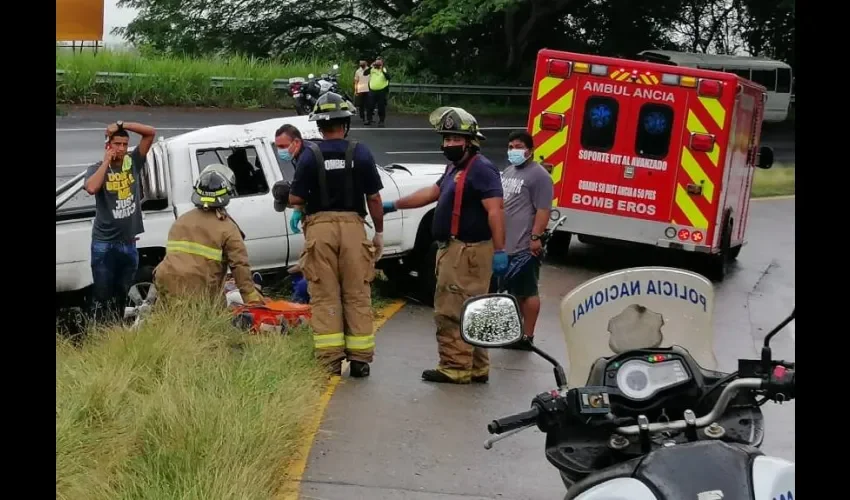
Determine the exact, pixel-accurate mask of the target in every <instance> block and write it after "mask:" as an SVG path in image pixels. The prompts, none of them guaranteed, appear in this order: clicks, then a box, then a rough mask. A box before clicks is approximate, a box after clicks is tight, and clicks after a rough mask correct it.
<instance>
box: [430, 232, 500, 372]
mask: <svg viewBox="0 0 850 500" xmlns="http://www.w3.org/2000/svg"><path fill="white" fill-rule="evenodd" d="M436 271H437V289H436V291H435V293H434V320H435V322H436V323H437V351H438V353H439V355H440V366H439V368H437V369H438V370H439V371H441V372H443V373H444V374H446V375H448V376H449V377H450V378H451V379H452V380H455V381H458V382H469V381H470V380H471V378H472V377H479V376H482V375H487V374H488V373H489V371H490V357H489V355H488V354H487V351H486V350H484V349H481V348H480V347H473V346H471V345H469V344H467V343H466V342H464V341H463V339H461V338H460V310H461V308H462V307H463V303H464V302H465V301H466V299H468V298H470V297H474V296H476V295H481V294H485V293H487V291H488V289H489V287H490V276H491V275H492V273H493V242H492V241H482V242H480V243H463V242H461V241H458V240H451V241H449V243H448V244H447V245H445V246H442V245H441V247H440V249H439V250H437V267H436Z"/></svg>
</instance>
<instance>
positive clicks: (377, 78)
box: [369, 68, 390, 90]
mask: <svg viewBox="0 0 850 500" xmlns="http://www.w3.org/2000/svg"><path fill="white" fill-rule="evenodd" d="M389 84H390V82H389V80H387V75H385V74H384V69H383V68H381V69H375V68H372V71H370V72H369V90H384V89H385V88H387V85H389Z"/></svg>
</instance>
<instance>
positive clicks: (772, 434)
mask: <svg viewBox="0 0 850 500" xmlns="http://www.w3.org/2000/svg"><path fill="white" fill-rule="evenodd" d="M794 219H795V211H794V200H781V201H757V202H753V204H752V209H751V215H750V221H749V226H748V228H749V229H748V231H749V239H750V244H749V245H748V246H747V247H745V248H744V249H743V251H742V252H741V256H740V257H739V260H738V262H737V265H736V267H735V269H734V270H733V271H732V272H731V273H730V275H729V277H728V278H727V280H725V281H724V282H723V283H722V284H720V285H718V286H717V297H716V306H715V312H714V318H715V354H716V356H717V359H718V362H719V364H720V368H721V369H723V370H725V371H732V370H734V369H735V367H736V363H737V359H738V358H739V357H758V355H759V349H760V345H761V342H762V340H763V338H764V335H765V334H766V333H767V332H768V331H769V330H770V329H771V328H772V327H773V326H775V325H776V324H777V323H779V321H781V320H782V319H783V318H784V317H785V316H787V314H788V313H789V312H790V311H791V309H792V308H793V307H794V283H795V277H794V273H795V267H794V241H795V240H794V231H793V227H794ZM789 228H790V229H789ZM568 260H569V262H568V263H567V264H566V265H554V264H546V265H544V267H543V269H542V271H541V297H542V301H543V307H542V311H541V317H540V320H539V322H538V325H537V339H538V340H537V344H538V345H539V346H540V347H542V348H543V349H544V350H546V351H547V352H549V353H551V354H552V355H554V356H555V357H557V358H558V359H560V360H564V361H565V360H566V351H565V346H564V341H563V337H562V335H561V333H560V326H559V323H558V316H557V304H558V301H559V300H560V298H561V297H563V296H564V295H565V294H566V293H567V292H569V291H570V290H571V289H572V288H574V287H575V286H576V285H578V284H579V283H582V282H584V281H586V280H587V279H590V278H592V277H594V276H597V275H599V274H601V273H604V272H607V271H610V270H614V269H620V268H624V267H631V266H638V265H651V264H666V265H670V264H671V262H670V261H669V260H668V259H667V254H664V253H660V252H655V251H647V252H632V251H629V252H625V253H624V252H622V251H617V250H612V249H603V248H599V247H590V246H586V245H583V244H581V243H573V248H572V249H571V257H570V258H569V259H568ZM676 264H678V265H683V266H686V267H687V266H689V264H688V263H687V262H678V263H676ZM772 345H773V348H774V355H775V356H776V357H778V358H783V359H788V360H793V359H795V340H794V329H793V323H792V324H791V326H789V327H788V328H787V329H786V330H785V331H783V332H782V333H780V334H779V335H777V336H776V337H775V338H774V341H773V344H772ZM490 353H491V354H490V357H491V362H492V369H491V374H490V383H489V384H487V385H484V386H481V385H470V386H446V385H440V384H429V383H425V382H422V381H421V380H420V374H421V372H422V370H424V369H427V368H431V367H433V366H434V364H435V363H436V361H437V353H436V341H435V339H434V325H433V320H432V315H431V311H430V310H428V309H426V308H425V307H421V306H417V305H410V304H408V305H407V306H405V307H404V308H403V309H402V310H401V311H400V312H399V313H397V314H396V315H395V316H393V317H392V318H391V319H390V320H389V321H388V322H387V323H386V324H385V325H384V327H383V328H382V329H381V330H380V332H379V333H378V340H377V350H376V358H375V362H374V364H373V365H372V366H373V368H372V376H371V377H370V378H369V379H367V380H356V379H350V378H347V377H344V379H343V382H342V383H341V384H340V386H339V387H338V388H337V390H336V392H335V394H334V396H333V398H332V399H331V402H330V405H329V407H328V409H327V411H326V413H325V416H324V421H323V423H322V426H321V429H320V431H319V433H318V435H317V438H316V441H315V443H314V445H313V449H312V452H311V455H310V459H309V461H308V466H307V470H306V474H305V476H304V479H303V483H302V488H301V498H303V499H312V500H331V499H332V500H337V499H340V500H343V499H344V500H367V499H368V500H398V499H407V500H426V499H427V500H478V499H495V498H499V499H511V500H523V499H552V498H562V496H563V494H564V486H563V483H562V482H561V480H560V477H559V476H558V472H557V470H556V469H555V468H554V467H552V466H551V465H550V464H549V463H548V462H547V461H546V458H545V457H544V455H543V442H544V436H543V435H542V434H541V433H540V432H539V431H537V430H536V429H534V430H527V431H524V432H522V433H520V434H518V435H516V436H512V437H509V438H507V439H505V440H503V441H501V442H499V443H496V445H495V446H494V447H493V449H491V450H485V449H484V447H483V442H484V440H485V439H486V438H487V437H489V435H488V434H487V431H486V425H487V423H488V422H490V421H491V420H492V419H493V418H496V417H501V416H505V415H508V414H512V413H516V412H519V411H523V410H526V409H527V408H528V407H529V404H530V402H531V398H532V397H533V396H534V395H535V394H537V393H539V392H542V391H544V390H549V389H551V388H552V387H553V384H554V380H553V376H552V369H551V365H549V364H548V363H547V362H546V361H544V360H543V359H540V358H538V357H536V356H535V355H534V354H533V353H527V352H517V351H506V350H501V351H500V350H495V349H493V350H491V351H490ZM763 410H764V412H765V415H766V438H765V443H764V446H763V449H764V451H765V452H767V453H769V454H775V455H778V456H780V457H783V458H787V459H791V460H793V459H794V458H795V437H794V420H795V419H794V403H793V402H792V403H786V404H784V405H782V406H781V407H780V406H776V405H773V404H770V403H769V404H767V405H765V406H764V407H763Z"/></svg>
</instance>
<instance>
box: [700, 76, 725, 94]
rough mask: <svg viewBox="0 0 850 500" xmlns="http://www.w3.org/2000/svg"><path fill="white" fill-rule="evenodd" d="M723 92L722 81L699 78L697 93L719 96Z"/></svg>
mask: <svg viewBox="0 0 850 500" xmlns="http://www.w3.org/2000/svg"><path fill="white" fill-rule="evenodd" d="M722 94H723V82H720V81H717V80H706V79H704V78H700V80H699V84H698V85H697V95H699V96H702V97H716V98H719V97H720V96H721V95H722Z"/></svg>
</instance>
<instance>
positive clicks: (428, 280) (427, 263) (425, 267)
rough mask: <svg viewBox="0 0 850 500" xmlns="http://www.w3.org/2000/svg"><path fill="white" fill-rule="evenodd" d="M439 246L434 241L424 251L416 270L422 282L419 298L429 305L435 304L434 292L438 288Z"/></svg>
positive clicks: (420, 282)
mask: <svg viewBox="0 0 850 500" xmlns="http://www.w3.org/2000/svg"><path fill="white" fill-rule="evenodd" d="M437 248H438V246H437V242H436V241H432V242H431V244H430V245H429V246H428V249H427V250H426V251H425V252H423V255H422V259H421V260H420V261H419V265H418V268H417V270H416V271H417V274H418V275H419V284H420V286H419V293H418V295H419V297H418V298H419V300H421V301H422V303H423V304H425V305H427V306H429V307H432V306H433V305H434V292H435V291H436V290H437V270H436V265H437Z"/></svg>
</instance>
